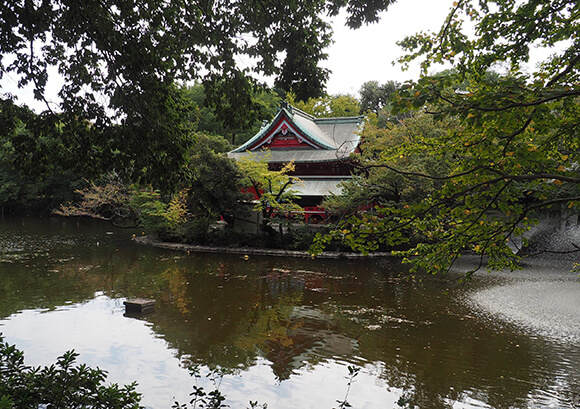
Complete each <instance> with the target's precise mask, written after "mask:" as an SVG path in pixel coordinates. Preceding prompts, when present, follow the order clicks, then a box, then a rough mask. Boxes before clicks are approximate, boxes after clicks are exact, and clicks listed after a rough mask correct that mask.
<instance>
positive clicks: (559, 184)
mask: <svg viewBox="0 0 580 409" xmlns="http://www.w3.org/2000/svg"><path fill="white" fill-rule="evenodd" d="M554 184H555V185H558V186H561V185H562V181H561V180H558V179H556V180H554Z"/></svg>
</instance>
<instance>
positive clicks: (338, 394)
mask: <svg viewBox="0 0 580 409" xmlns="http://www.w3.org/2000/svg"><path fill="white" fill-rule="evenodd" d="M123 314H124V305H123V299H111V298H109V297H106V296H104V295H102V294H97V295H96V296H95V298H93V299H92V300H89V301H87V302H85V303H81V304H74V305H67V306H62V307H59V308H57V309H56V310H53V311H46V310H39V309H37V310H25V311H22V312H19V313H17V314H13V315H12V316H10V317H9V318H7V319H6V320H0V332H1V333H3V335H4V337H5V339H6V341H7V342H9V343H10V344H15V345H16V346H17V347H18V348H19V349H20V350H23V351H24V353H25V360H26V364H27V365H31V366H44V365H50V364H53V363H54V362H55V361H56V358H57V357H58V356H60V355H62V354H63V353H64V352H66V351H68V350H71V349H74V350H75V351H76V352H78V353H79V354H80V355H79V357H78V359H77V364H80V363H86V364H88V365H89V366H91V367H99V368H102V369H104V370H106V371H107V372H108V374H109V375H108V377H107V382H108V383H119V384H127V383H130V382H132V381H137V383H138V388H137V390H138V391H139V392H140V393H142V394H143V400H142V404H143V405H144V406H146V407H149V408H155V409H162V408H170V407H171V405H172V404H173V402H174V401H175V400H178V401H179V402H180V403H185V402H188V401H189V393H190V392H191V390H192V389H191V388H192V385H193V384H194V382H195V379H193V378H191V377H190V375H189V373H188V371H187V370H186V369H185V368H183V367H182V366H181V365H180V360H179V358H178V357H176V354H177V351H175V350H173V349H170V348H169V346H168V345H167V343H166V342H165V341H164V340H162V339H160V338H158V337H157V336H156V334H155V333H154V332H153V330H152V329H151V327H150V324H149V323H148V322H146V321H142V320H138V319H133V318H129V317H125V316H124V315H123ZM296 372H297V373H295V374H293V375H291V376H290V379H288V380H286V381H283V382H278V381H277V380H276V379H275V375H274V374H273V372H272V368H271V362H269V361H267V360H266V359H263V358H259V359H258V361H257V363H256V365H254V366H253V367H251V368H249V369H248V370H247V371H243V372H240V373H237V374H235V375H226V376H225V377H224V379H223V381H222V386H221V390H222V392H223V393H224V394H226V396H227V403H228V404H230V406H231V407H232V408H238V407H239V408H245V407H247V406H248V402H249V401H250V400H253V401H256V400H258V401H259V402H260V403H267V404H268V407H270V408H276V409H286V408H287V409H290V408H292V409H294V408H296V407H299V408H301V409H310V408H312V409H315V408H321V407H322V408H332V407H336V405H337V403H336V401H337V400H339V399H343V398H344V394H345V392H346V387H347V382H348V381H347V379H346V375H347V374H348V369H347V367H346V364H343V363H340V362H337V361H334V360H329V361H327V362H324V363H322V364H320V365H318V366H316V370H314V368H312V367H309V366H308V365H304V366H303V367H302V368H301V369H299V370H297V371H296ZM372 372H376V368H374V369H373V367H372V366H368V367H367V368H365V370H364V371H363V372H361V373H360V374H359V375H358V377H357V378H356V381H355V383H354V384H353V386H352V388H351V392H350V395H349V399H348V400H349V402H351V403H352V404H353V406H355V407H357V408H361V409H363V408H371V406H372V402H375V403H376V402H377V398H378V397H380V396H383V399H379V400H378V401H381V400H382V401H384V402H387V403H389V404H391V403H393V404H394V402H395V401H396V396H397V394H396V393H395V391H393V392H392V393H390V392H389V391H388V390H387V389H386V388H385V385H382V384H381V383H380V381H378V380H377V378H376V374H374V375H373V373H372ZM205 374H207V369H205V368H204V370H202V375H204V376H203V377H202V378H200V379H199V380H198V381H197V382H198V385H200V386H203V387H204V388H205V390H206V391H210V390H212V389H213V387H212V383H211V381H210V380H209V379H208V378H207V377H206V376H205ZM305 391H308V392H310V393H313V395H312V394H309V393H308V392H307V393H305Z"/></svg>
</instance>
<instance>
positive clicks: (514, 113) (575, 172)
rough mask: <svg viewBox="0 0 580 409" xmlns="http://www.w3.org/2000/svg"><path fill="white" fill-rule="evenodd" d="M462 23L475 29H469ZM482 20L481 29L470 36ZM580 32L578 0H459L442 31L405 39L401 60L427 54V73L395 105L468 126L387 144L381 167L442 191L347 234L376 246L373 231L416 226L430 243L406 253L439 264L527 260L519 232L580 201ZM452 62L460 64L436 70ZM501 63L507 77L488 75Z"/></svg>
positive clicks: (388, 238) (393, 232)
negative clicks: (535, 53) (433, 71)
mask: <svg viewBox="0 0 580 409" xmlns="http://www.w3.org/2000/svg"><path fill="white" fill-rule="evenodd" d="M463 21H470V23H471V26H470V27H469V28H467V29H465V30H464V28H463ZM471 27H473V28H474V34H473V35H471V34H467V32H468V30H469V29H470V28H471ZM579 29H580V6H579V5H578V4H577V3H575V2H568V1H550V2H545V1H541V0H528V1H525V2H518V1H514V0H489V1H477V2H476V1H468V0H460V1H458V2H455V3H454V5H453V7H452V9H451V11H450V13H449V16H448V18H447V20H446V21H445V23H444V25H443V26H442V28H441V31H440V32H438V33H433V34H429V33H427V34H426V33H419V34H417V35H415V36H413V37H409V38H406V39H405V40H404V41H402V42H401V45H402V46H403V47H404V48H405V49H406V50H408V51H409V54H408V55H407V56H405V57H403V58H402V59H401V61H402V62H403V63H407V62H409V61H411V60H413V59H415V58H418V57H421V56H423V57H424V62H423V68H424V69H425V74H424V76H423V77H422V78H421V79H420V80H418V81H417V82H415V83H408V84H405V85H404V86H403V87H402V88H401V89H400V90H399V92H398V93H397V94H396V95H395V96H394V98H393V102H392V104H393V113H394V114H397V113H399V112H401V111H403V110H409V109H419V110H422V111H424V112H426V113H428V114H429V115H432V117H433V118H434V119H435V120H448V119H450V118H451V119H453V120H454V121H456V122H457V127H456V128H454V129H452V130H450V131H449V132H447V133H445V134H442V135H440V136H439V137H438V138H435V139H428V138H425V137H420V138H417V139H415V140H413V141H408V143H405V144H402V145H396V146H392V147H390V146H385V150H384V152H382V154H381V155H382V157H381V161H382V165H381V166H383V167H385V168H388V169H390V170H392V171H394V172H395V173H398V174H399V175H401V176H415V177H418V178H421V179H424V180H431V181H432V182H435V183H437V184H439V185H440V188H439V189H438V190H435V191H433V192H432V193H430V194H428V195H426V196H425V197H424V198H423V199H422V200H420V201H407V202H402V203H400V204H399V205H398V206H393V207H391V208H389V209H384V211H383V214H382V216H383V217H382V218H379V219H377V220H376V221H373V223H372V224H369V223H368V222H365V221H364V220H363V219H360V218H359V219H358V221H357V220H350V222H349V225H348V226H345V227H344V228H343V229H341V230H342V231H345V232H346V233H344V234H345V236H346V238H347V240H350V241H351V242H353V243H357V245H358V246H359V248H360V249H362V250H363V251H368V250H369V249H372V248H373V246H376V245H377V242H376V241H373V240H371V241H370V242H369V244H368V245H365V242H364V240H363V238H365V237H368V235H369V233H371V232H379V233H380V236H374V237H377V240H378V241H379V242H383V243H387V244H394V243H400V242H401V241H402V240H405V239H404V238H403V237H404V235H403V233H404V232H405V230H410V231H413V232H421V233H422V234H423V235H424V236H426V238H427V239H426V240H424V241H421V242H420V243H418V244H415V245H412V246H411V249H410V250H408V251H406V252H403V253H402V254H403V255H404V256H406V257H407V260H411V261H413V262H414V263H415V264H416V265H417V266H420V267H423V268H425V269H427V270H428V271H431V272H445V271H447V269H448V268H449V266H450V265H452V264H453V262H454V261H455V260H456V259H457V258H458V257H459V256H460V255H461V254H462V252H464V251H471V252H473V253H475V254H477V255H479V256H480V257H481V262H482V263H483V262H484V260H486V259H488V266H489V267H491V268H505V267H510V268H515V267H517V265H516V261H517V256H516V255H515V254H514V250H513V247H511V246H510V240H511V239H512V238H513V237H517V236H521V235H522V234H524V232H525V231H526V229H527V228H528V227H529V226H530V225H532V224H533V223H534V219H535V217H536V216H537V215H538V213H539V212H541V211H545V210H548V209H551V210H556V211H561V212H562V214H563V215H565V213H566V212H568V211H570V212H577V211H578V208H579V207H580V187H579V186H580V175H579V170H580V167H579V164H578V157H579V154H580V135H579V133H578V131H579V129H580V127H579V126H578V124H579V123H580V109H579V107H580V104H579V96H580V88H579V87H580V56H579V54H578V49H580V38H578V36H576V35H575V34H574V33H577V32H578V30H579ZM537 46H539V47H553V48H552V49H551V50H550V51H551V55H550V56H549V57H548V58H546V59H544V61H543V62H542V63H541V64H539V65H538V66H537V68H535V69H534V70H533V71H532V72H530V73H527V72H526V70H524V68H523V64H524V63H526V62H528V61H529V59H530V56H531V53H532V49H533V48H534V47H537ZM441 62H450V63H452V64H453V65H454V67H455V69H454V70H453V71H446V72H444V73H442V74H440V75H427V74H426V72H427V71H426V70H427V69H428V68H429V67H430V66H431V65H432V64H434V63H441ZM490 69H495V70H499V75H489V71H490ZM404 157H410V158H431V160H432V161H435V162H438V161H441V162H444V163H447V164H448V165H449V166H450V167H449V170H448V173H447V174H444V175H441V174H438V175H433V174H431V173H430V172H425V171H424V170H422V169H416V170H409V169H408V168H406V167H405V165H404V164H401V163H400V160H399V159H401V158H404ZM449 158H452V159H453V160H451V161H450V160H449ZM372 166H374V165H372ZM347 227H352V229H348V228H347ZM339 231H340V230H337V232H339ZM524 244H525V239H524ZM516 250H517V249H516Z"/></svg>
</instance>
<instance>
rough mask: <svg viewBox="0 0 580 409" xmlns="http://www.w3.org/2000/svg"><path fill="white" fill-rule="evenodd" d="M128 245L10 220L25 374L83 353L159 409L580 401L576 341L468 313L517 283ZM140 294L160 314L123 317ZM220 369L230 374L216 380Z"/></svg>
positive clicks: (2, 232) (15, 316)
mask: <svg viewBox="0 0 580 409" xmlns="http://www.w3.org/2000/svg"><path fill="white" fill-rule="evenodd" d="M132 234H141V233H140V232H135V231H127V230H117V229H115V228H113V227H111V226H110V225H108V224H106V223H101V222H96V221H92V220H84V219H64V218H57V217H49V218H23V219H5V220H3V221H2V222H1V223H0V333H3V335H4V337H5V338H6V340H7V341H8V342H9V343H11V344H16V346H17V347H18V348H19V349H21V350H23V351H24V353H25V358H26V363H27V364H28V365H33V366H38V365H48V364H51V363H54V362H55V360H56V358H57V357H58V356H60V355H62V354H63V353H64V352H65V351H67V350H70V349H74V350H75V351H76V352H78V353H79V354H80V356H79V359H78V361H79V362H84V363H87V364H88V365H90V366H93V367H97V366H98V367H100V368H102V369H105V370H106V371H108V374H109V376H108V378H107V379H108V381H109V382H116V383H120V384H128V383H131V382H133V381H137V382H138V384H139V386H138V391H139V392H140V393H142V394H143V399H142V404H143V405H144V406H145V407H148V408H154V409H162V408H170V407H171V405H172V404H173V402H174V401H175V400H177V401H179V402H181V403H185V402H188V401H189V393H190V392H191V390H192V386H193V385H195V384H197V385H198V386H203V387H204V388H205V389H206V390H211V389H213V385H214V384H213V382H214V381H215V382H219V383H220V385H219V388H220V391H221V392H222V393H223V394H224V395H225V396H226V398H227V403H228V404H229V405H230V407H231V408H234V409H237V408H241V409H244V408H247V407H248V406H249V401H250V400H252V401H258V402H260V403H267V405H268V408H269V409H290V408H293V409H294V408H301V409H309V408H313V409H314V408H316V409H319V408H328V409H331V408H336V407H338V403H337V401H341V400H343V399H345V397H347V400H348V402H349V403H350V404H351V405H352V407H354V408H397V407H399V405H398V403H397V402H398V401H399V399H400V398H405V399H411V400H412V401H413V402H414V403H416V404H417V405H418V406H419V407H421V408H528V407H536V408H544V407H557V408H574V407H579V405H580V348H579V346H580V343H579V342H578V341H577V340H574V339H566V340H560V339H558V337H557V336H553V337H550V336H544V335H540V334H539V333H536V332H534V331H533V330H530V329H529V328H525V327H524V326H519V325H516V324H510V323H508V322H507V321H502V320H500V319H498V318H496V316H494V315H490V314H489V313H485V312H483V311H482V310H480V309H478V308H476V307H475V306H474V304H473V303H471V302H468V301H469V297H470V293H472V292H475V291H477V290H479V289H481V288H483V287H485V286H490V285H491V284H497V283H498V282H501V281H502V280H507V279H503V278H501V277H500V278H497V277H491V276H490V277H485V278H484V279H481V280H479V281H478V280H476V281H475V282H472V283H469V284H467V285H458V284H456V282H455V281H453V280H451V279H449V278H447V279H443V278H436V277H435V278H433V277H425V276H421V275H413V274H411V273H409V272H408V271H407V269H406V268H405V267H404V266H401V265H400V264H399V263H398V262H396V261H393V260H388V259H381V260H373V259H368V260H367V259H362V260H344V259H340V260H322V259H314V260H312V259H288V258H276V257H258V256H252V255H250V256H249V258H248V259H247V260H246V259H245V258H244V257H240V256H239V255H228V254H200V253H195V254H194V253H190V254H188V253H186V252H176V251H170V250H161V249H156V248H151V247H147V246H143V245H140V244H137V243H135V242H134V241H132V240H131V236H132ZM134 297H144V298H151V299H154V300H156V306H155V311H154V312H153V313H151V314H146V315H142V316H131V315H127V314H126V313H125V309H124V305H123V301H125V300H126V299H128V298H134ZM191 367H198V368H199V371H200V376H198V377H192V376H191V375H190V373H189V370H188V368H191ZM349 367H351V368H357V369H358V371H359V373H358V375H357V376H356V377H355V378H354V382H353V383H352V385H351V386H350V389H349V387H348V382H349V380H348V379H347V378H348V375H349ZM216 369H217V370H219V372H220V373H221V374H222V375H223V378H219V379H217V380H216V378H215V375H214V376H213V377H212V376H208V375H211V374H215V373H216ZM212 379H213V380H212ZM347 393H348V395H347Z"/></svg>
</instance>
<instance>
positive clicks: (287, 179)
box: [237, 154, 302, 235]
mask: <svg viewBox="0 0 580 409" xmlns="http://www.w3.org/2000/svg"><path fill="white" fill-rule="evenodd" d="M237 163H238V165H239V167H240V170H241V173H242V184H243V185H244V186H245V187H246V189H247V190H248V191H250V192H252V193H253V194H254V195H255V196H256V198H257V203H256V207H255V209H256V210H257V211H260V212H262V225H261V227H260V228H261V230H262V231H264V232H267V233H268V234H270V235H272V234H273V233H274V230H273V229H272V227H271V226H270V222H271V218H272V217H273V216H274V215H279V216H282V217H284V216H285V215H287V214H291V213H293V212H298V213H300V212H302V208H301V207H300V206H298V205H297V204H296V203H295V200H296V199H297V198H298V197H297V196H296V190H294V189H292V186H293V185H295V184H300V182H301V181H300V179H299V178H298V177H296V176H291V175H290V173H292V172H293V171H294V162H290V163H287V164H286V165H284V166H283V167H282V169H280V170H269V169H268V155H264V156H262V158H261V159H257V158H256V157H255V155H253V154H248V155H246V156H244V157H242V158H241V159H239V160H238V162H237Z"/></svg>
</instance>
